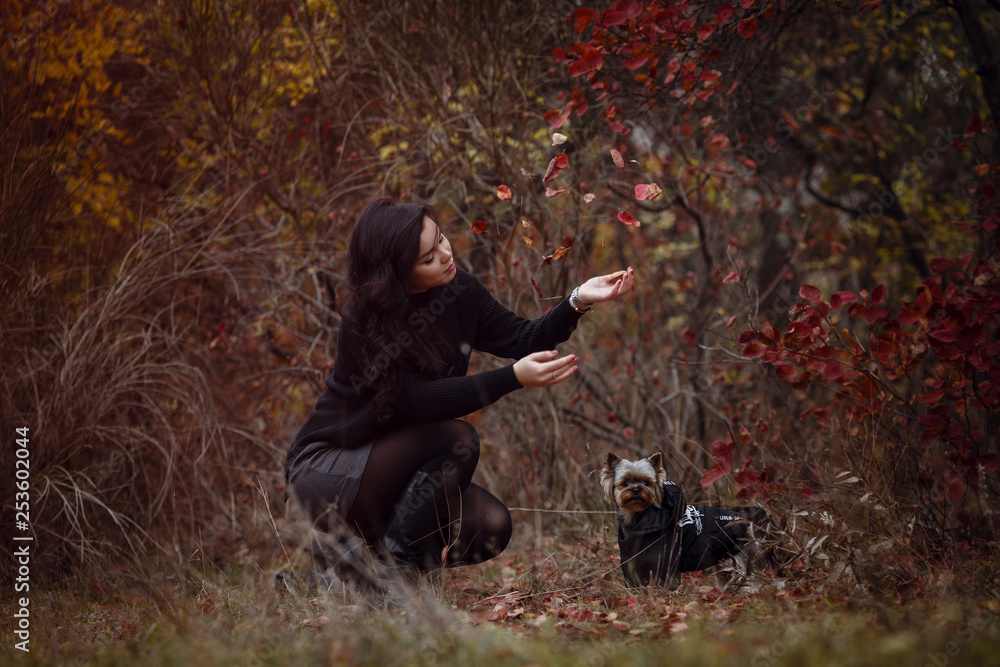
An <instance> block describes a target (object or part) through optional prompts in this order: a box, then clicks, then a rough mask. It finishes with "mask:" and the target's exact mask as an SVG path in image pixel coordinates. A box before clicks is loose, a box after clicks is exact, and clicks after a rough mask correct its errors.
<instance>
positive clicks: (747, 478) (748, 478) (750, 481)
mask: <svg viewBox="0 0 1000 667" xmlns="http://www.w3.org/2000/svg"><path fill="white" fill-rule="evenodd" d="M757 481H758V480H757V475H756V473H754V472H751V471H749V470H744V471H743V472H741V473H739V474H738V475H736V485H737V486H738V487H740V488H741V489H745V488H746V487H748V486H753V485H754V484H756V483H757Z"/></svg>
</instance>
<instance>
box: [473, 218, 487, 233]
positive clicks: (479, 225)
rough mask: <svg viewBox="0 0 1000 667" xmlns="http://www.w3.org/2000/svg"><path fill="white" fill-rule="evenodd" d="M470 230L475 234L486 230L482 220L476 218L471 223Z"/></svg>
mask: <svg viewBox="0 0 1000 667" xmlns="http://www.w3.org/2000/svg"><path fill="white" fill-rule="evenodd" d="M472 231H473V233H475V234H482V233H483V232H485V231H486V223H485V222H483V221H482V220H476V221H475V222H474V223H472Z"/></svg>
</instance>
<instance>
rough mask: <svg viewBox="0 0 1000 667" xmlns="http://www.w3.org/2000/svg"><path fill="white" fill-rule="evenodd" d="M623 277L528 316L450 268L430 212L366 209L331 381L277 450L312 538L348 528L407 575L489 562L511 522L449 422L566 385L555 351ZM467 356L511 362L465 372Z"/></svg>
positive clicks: (383, 205)
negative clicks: (475, 478)
mask: <svg viewBox="0 0 1000 667" xmlns="http://www.w3.org/2000/svg"><path fill="white" fill-rule="evenodd" d="M633 281H634V273H633V271H632V269H631V268H630V269H628V270H627V271H624V272H619V274H613V275H612V276H601V277H596V278H591V279H590V280H588V281H587V282H585V283H584V284H583V285H581V286H580V287H578V288H577V289H575V290H574V291H573V293H572V295H571V296H569V297H567V298H565V299H563V300H562V301H561V302H560V303H559V304H557V305H556V306H555V307H554V308H552V309H551V310H550V311H549V312H547V313H546V314H545V315H543V316H541V317H539V318H537V319H535V320H526V319H523V318H521V317H519V316H517V315H515V314H514V313H512V312H510V311H509V310H507V309H506V308H504V307H503V306H501V305H500V304H499V303H497V301H496V300H495V299H494V298H493V297H492V296H491V295H490V293H489V292H488V291H487V290H486V288H485V287H483V285H482V284H480V283H479V281H478V280H476V278H475V277H473V276H472V275H471V274H469V273H467V272H465V271H463V270H461V269H459V268H457V267H456V266H455V262H454V261H453V257H452V250H451V244H450V243H449V242H448V239H447V238H446V237H445V235H444V234H443V233H442V231H441V229H440V227H439V226H438V216H437V212H436V211H435V210H434V209H433V208H432V207H430V206H427V205H420V204H413V203H393V202H392V201H391V200H389V199H379V200H376V201H374V202H372V203H371V204H369V205H368V206H367V207H366V208H365V209H364V211H363V212H362V213H361V215H360V216H359V217H358V220H357V222H356V223H355V226H354V230H353V232H352V233H351V239H350V242H349V246H348V251H347V281H346V282H347V284H346V288H347V290H346V291H347V294H346V297H345V298H344V299H343V301H342V308H341V313H342V323H341V327H340V331H339V335H338V341H337V357H336V360H335V362H334V367H333V373H332V374H331V375H330V376H329V377H328V378H327V380H326V390H325V392H324V393H323V395H322V396H320V398H319V400H318V401H317V403H316V408H315V410H314V411H313V413H312V414H311V415H310V416H309V418H308V419H307V420H306V423H305V424H304V425H303V426H302V428H301V430H300V431H299V433H298V435H297V436H296V437H295V440H294V442H293V443H292V445H291V447H290V449H289V451H288V456H287V459H286V462H285V471H286V477H287V481H288V489H289V494H290V496H292V497H294V498H297V499H298V501H299V502H300V503H302V505H303V506H304V507H305V508H306V509H307V510H308V512H309V514H310V515H311V517H312V518H313V519H314V520H315V521H316V522H317V525H318V526H319V528H320V529H321V530H330V531H332V532H336V530H337V528H336V526H343V523H344V522H346V524H347V527H348V528H349V529H350V530H352V531H356V532H357V534H358V535H360V536H361V538H363V540H364V542H365V544H366V545H367V546H368V547H369V548H371V549H372V550H373V551H374V553H375V554H377V556H378V557H379V558H381V559H384V560H387V561H390V562H396V563H401V564H403V566H405V567H408V568H413V569H416V570H424V571H426V570H431V569H436V568H440V567H447V566H452V565H461V564H471V563H480V562H482V561H485V560H488V559H490V558H492V557H494V556H496V555H497V554H499V553H500V552H502V551H503V549H504V548H505V547H506V546H507V542H508V541H509V540H510V536H511V530H512V528H511V518H510V513H509V512H508V511H507V508H506V507H505V506H504V505H503V503H502V502H500V501H499V500H498V499H497V498H496V497H494V496H493V495H492V494H491V493H489V492H488V491H486V490H485V489H483V488H482V487H480V486H477V485H476V484H473V483H472V475H473V472H474V471H475V469H476V464H477V463H478V461H479V437H478V435H477V433H476V431H475V429H474V428H473V427H472V426H471V425H469V424H468V423H467V422H464V421H459V420H458V419H457V418H458V417H461V416H464V415H467V414H469V413H471V412H474V411H476V410H478V409H480V408H482V407H484V406H486V405H489V404H491V403H493V402H494V401H496V400H497V399H499V398H500V397H501V396H503V395H504V394H507V393H509V392H511V391H514V390H517V389H520V388H522V387H548V386H551V385H554V384H557V383H559V382H562V381H563V380H565V379H567V378H569V377H570V376H571V375H573V373H575V372H576V370H577V366H576V361H577V359H576V357H575V356H573V355H565V356H559V354H558V352H557V351H556V350H555V347H556V345H557V344H558V343H560V342H562V341H565V340H566V339H567V338H569V336H570V334H571V333H572V332H573V330H574V329H575V328H576V324H577V322H578V320H579V319H580V317H582V316H583V314H584V313H585V312H587V310H589V309H590V305H591V304H593V303H597V302H601V301H611V300H613V299H616V298H618V297H619V296H621V295H623V294H625V293H626V292H628V291H629V290H630V289H631V288H632V284H633ZM473 349H476V350H481V351H483V352H488V353H490V354H493V355H496V356H499V357H504V358H508V359H516V361H514V362H513V363H511V364H509V365H506V366H503V367H502V368H498V369H495V370H490V371H486V372H483V373H478V374H474V375H466V372H467V371H468V367H469V357H470V353H471V351H472V350H473ZM341 520H343V522H342V521H341ZM314 555H315V554H314Z"/></svg>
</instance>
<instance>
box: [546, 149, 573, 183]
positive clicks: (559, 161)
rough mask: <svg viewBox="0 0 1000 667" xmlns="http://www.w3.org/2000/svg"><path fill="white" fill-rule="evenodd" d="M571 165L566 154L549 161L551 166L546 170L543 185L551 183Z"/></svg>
mask: <svg viewBox="0 0 1000 667" xmlns="http://www.w3.org/2000/svg"><path fill="white" fill-rule="evenodd" d="M568 164H569V156H568V155H566V154H565V153H560V154H559V155H557V156H555V157H554V158H552V159H551V160H549V166H548V168H547V169H546V170H545V176H543V177H542V183H546V182H548V181H551V180H552V179H553V178H555V177H556V176H558V175H559V174H560V173H562V170H563V169H565V168H566V166H567V165H568Z"/></svg>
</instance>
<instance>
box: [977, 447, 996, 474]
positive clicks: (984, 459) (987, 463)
mask: <svg viewBox="0 0 1000 667" xmlns="http://www.w3.org/2000/svg"><path fill="white" fill-rule="evenodd" d="M976 465H981V466H982V467H983V470H985V471H986V472H993V471H994V470H996V469H997V467H998V465H1000V456H998V455H997V454H996V453H994V452H990V453H988V454H983V455H982V456H980V457H979V460H978V461H976Z"/></svg>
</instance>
